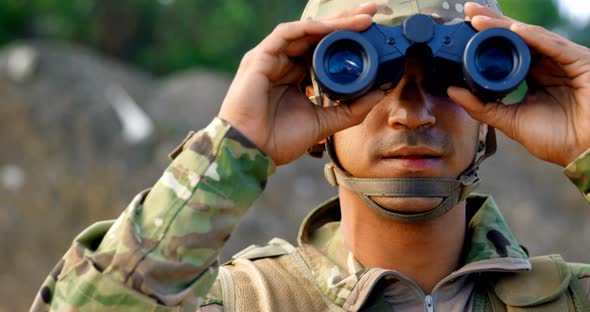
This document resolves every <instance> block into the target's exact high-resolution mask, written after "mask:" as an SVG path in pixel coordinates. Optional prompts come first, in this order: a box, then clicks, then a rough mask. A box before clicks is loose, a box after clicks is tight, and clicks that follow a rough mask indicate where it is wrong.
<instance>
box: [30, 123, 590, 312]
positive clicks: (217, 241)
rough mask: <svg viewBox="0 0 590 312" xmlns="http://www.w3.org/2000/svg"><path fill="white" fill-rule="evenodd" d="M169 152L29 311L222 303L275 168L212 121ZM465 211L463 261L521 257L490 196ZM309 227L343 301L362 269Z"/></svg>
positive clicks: (310, 241)
mask: <svg viewBox="0 0 590 312" xmlns="http://www.w3.org/2000/svg"><path fill="white" fill-rule="evenodd" d="M172 156H173V157H174V158H175V160H174V161H173V162H172V164H171V165H170V166H169V168H168V169H167V170H166V171H165V172H164V174H163V176H162V177H161V178H160V180H159V181H158V182H157V183H156V185H155V186H154V187H153V188H152V189H151V190H147V191H144V192H142V193H140V194H139V195H138V196H137V197H136V198H135V199H134V200H133V201H132V202H131V204H130V205H129V207H128V208H127V209H126V210H125V211H124V212H123V214H122V215H121V216H120V217H119V218H118V219H117V220H116V221H105V222H99V223H97V224H95V225H93V226H91V227H90V228H88V229H87V230H85V231H84V232H83V233H82V234H80V235H79V236H78V237H77V238H76V239H75V241H74V243H73V244H72V247H71V248H70V249H69V250H68V251H67V253H66V254H65V256H64V257H63V259H62V260H61V261H60V262H59V263H58V265H57V266H56V267H55V269H54V270H53V271H52V272H51V274H50V275H49V276H48V277H47V278H46V280H45V282H44V283H43V286H42V287H41V289H40V291H39V293H38V294H37V296H36V298H35V301H34V303H33V306H32V307H31V311H65V310H68V311H84V310H103V311H105V310H115V309H117V310H125V311H145V310H150V311H194V310H195V309H196V308H197V307H198V306H205V307H207V306H210V307H213V306H217V307H222V306H223V301H222V294H221V291H220V287H219V285H218V284H217V283H215V279H216V277H217V268H218V265H219V264H218V262H217V258H218V255H219V252H220V250H221V249H222V247H223V245H224V243H225V241H226V240H227V238H228V237H229V235H230V234H231V233H232V231H233V230H234V227H235V226H236V224H237V223H238V221H239V220H240V219H241V217H242V216H243V215H244V214H245V212H246V210H247V209H248V207H249V206H250V205H251V203H252V202H253V201H254V200H255V199H256V198H257V197H258V195H259V194H260V193H261V192H262V190H263V189H264V186H265V183H266V179H267V177H268V176H269V175H271V174H272V173H273V172H274V164H273V163H272V161H271V160H270V159H268V158H267V157H265V156H264V154H262V153H261V152H260V150H258V149H257V148H256V147H254V146H253V145H252V144H251V143H250V142H249V141H248V140H247V139H246V138H245V137H243V136H242V135H241V134H240V133H238V132H237V131H236V130H235V129H233V128H232V127H230V126H229V125H228V124H226V123H225V122H223V121H221V120H219V119H215V120H214V121H213V122H212V123H211V124H210V125H209V126H208V127H207V128H206V129H204V130H203V131H201V132H199V133H197V134H191V135H190V136H189V138H187V140H186V141H185V142H184V144H183V145H182V146H181V148H179V149H178V150H177V151H175V152H174V153H173V154H172ZM589 168H590V151H589V152H587V153H585V154H584V155H582V156H581V157H580V158H579V159H578V160H576V161H575V162H573V163H572V164H571V165H570V166H569V167H568V168H566V169H565V170H564V171H565V173H566V174H567V175H568V176H569V177H570V178H571V179H572V181H573V182H574V183H576V184H577V186H578V187H579V188H580V189H581V190H582V191H583V192H585V194H588V190H589V184H588V181H589V180H590V170H589ZM478 198H479V199H478ZM468 210H473V211H474V213H475V210H477V212H476V213H475V214H474V217H473V218H472V219H471V222H470V223H469V228H470V233H472V234H471V243H470V245H469V250H468V252H467V253H466V255H467V256H466V259H465V261H464V262H465V264H466V265H469V264H473V263H477V262H479V261H484V260H490V259H495V260H498V261H500V260H502V259H521V260H525V259H526V254H525V253H524V251H523V250H522V249H521V248H520V247H519V246H518V244H517V243H516V241H515V240H514V238H513V237H512V234H511V233H510V230H509V229H508V227H507V226H506V224H505V223H504V221H503V219H502V217H501V215H500V213H499V212H498V210H497V209H496V208H495V204H494V203H493V201H492V200H491V199H487V198H485V197H479V196H472V197H470V199H469V200H468ZM326 213H336V212H333V211H329V212H326ZM336 214H337V213H336ZM322 218H324V216H322ZM311 223H315V224H317V222H312V221H311V220H310V219H309V218H308V219H307V220H306V222H304V224H303V225H302V231H301V235H300V246H301V248H302V250H303V253H304V254H305V259H306V261H307V262H308V265H309V266H310V267H311V268H312V270H313V271H314V272H316V273H315V277H316V279H317V281H318V283H319V284H320V285H323V286H322V287H323V289H324V291H325V295H326V296H327V297H328V298H330V300H332V301H333V302H335V303H339V304H343V302H344V301H345V300H346V298H347V296H348V295H349V294H350V291H351V289H353V288H354V285H355V284H356V283H357V282H358V281H359V280H360V278H361V277H362V276H363V275H364V274H366V273H367V272H368V270H369V269H367V268H363V267H362V266H361V265H360V264H359V263H358V262H357V261H356V260H354V257H352V254H351V253H350V252H349V251H348V249H347V248H346V246H345V244H344V242H343V240H342V238H341V237H340V236H339V231H337V230H336V229H337V227H338V223H337V220H334V222H327V223H325V224H324V225H323V226H322V227H320V228H319V229H317V228H315V229H310V228H309V225H310V224H311ZM576 271H577V275H578V277H580V278H582V277H588V276H590V269H588V266H586V265H579V268H578V269H577V270H576ZM214 283H215V285H214Z"/></svg>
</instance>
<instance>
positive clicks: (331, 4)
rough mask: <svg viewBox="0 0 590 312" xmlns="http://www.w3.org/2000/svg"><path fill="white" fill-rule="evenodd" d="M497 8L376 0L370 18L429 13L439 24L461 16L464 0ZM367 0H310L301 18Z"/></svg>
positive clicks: (491, 2) (396, 19) (485, 0)
mask: <svg viewBox="0 0 590 312" xmlns="http://www.w3.org/2000/svg"><path fill="white" fill-rule="evenodd" d="M469 1H470V2H476V3H479V4H481V5H484V6H487V7H490V8H492V9H494V10H496V11H500V6H499V5H498V2H497V0H376V1H374V2H375V3H377V7H378V11H377V14H376V15H375V17H374V18H373V20H374V21H375V22H376V23H379V24H383V25H397V24H400V23H401V22H403V21H404V20H405V19H407V18H408V17H409V16H412V15H414V14H418V13H421V14H426V15H431V16H432V17H434V18H435V20H437V21H438V22H439V23H441V24H454V23H457V22H461V21H463V20H464V18H465V14H464V13H463V6H464V5H465V3H467V2H469ZM366 2H368V1H367V0H310V1H309V2H308V3H307V6H306V7H305V10H304V11H303V15H302V17H301V18H302V19H306V18H311V19H320V18H323V17H328V16H332V15H335V14H338V13H339V12H341V11H343V10H345V9H348V8H352V7H355V6H358V5H361V4H363V3H366Z"/></svg>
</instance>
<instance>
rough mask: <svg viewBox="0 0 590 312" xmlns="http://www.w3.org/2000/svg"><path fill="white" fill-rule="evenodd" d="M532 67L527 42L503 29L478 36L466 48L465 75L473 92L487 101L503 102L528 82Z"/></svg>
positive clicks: (492, 30)
mask: <svg viewBox="0 0 590 312" xmlns="http://www.w3.org/2000/svg"><path fill="white" fill-rule="evenodd" d="M530 65H531V55H530V50H529V48H528V46H527V44H526V43H525V42H524V40H523V39H522V38H521V37H520V36H518V35H517V34H515V33H514V32H512V31H510V30H507V29H503V28H491V29H487V30H484V31H482V32H479V33H477V34H476V35H475V36H473V37H472V38H471V40H470V41H469V42H468V43H467V46H466V47H465V53H464V55H463V73H464V75H465V78H466V80H467V84H468V85H469V87H471V89H472V90H473V91H474V92H475V93H478V95H480V96H483V98H484V100H495V99H500V98H503V97H504V96H506V95H507V94H509V93H510V92H512V91H514V90H515V89H516V88H518V86H519V85H520V84H521V83H522V81H523V80H524V79H525V78H526V76H527V74H528V71H529V68H530Z"/></svg>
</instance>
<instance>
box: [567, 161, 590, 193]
mask: <svg viewBox="0 0 590 312" xmlns="http://www.w3.org/2000/svg"><path fill="white" fill-rule="evenodd" d="M563 173H564V174H565V175H566V176H567V177H568V178H569V179H570V180H571V181H572V182H573V183H574V184H575V185H576V186H577V187H578V189H579V190H580V192H582V194H583V195H584V197H585V198H586V200H587V201H590V150H587V151H586V152H585V153H584V154H583V155H582V156H580V157H579V158H578V159H576V160H575V161H574V162H572V163H571V164H570V165H569V166H567V167H566V168H565V169H563Z"/></svg>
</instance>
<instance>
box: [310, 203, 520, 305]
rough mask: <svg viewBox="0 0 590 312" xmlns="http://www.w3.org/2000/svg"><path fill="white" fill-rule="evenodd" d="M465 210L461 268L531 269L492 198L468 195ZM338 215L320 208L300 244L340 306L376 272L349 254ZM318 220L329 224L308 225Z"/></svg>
mask: <svg viewBox="0 0 590 312" xmlns="http://www.w3.org/2000/svg"><path fill="white" fill-rule="evenodd" d="M331 204H333V203H331ZM467 210H468V211H470V212H471V213H472V214H473V217H472V219H471V221H470V222H469V225H468V232H469V233H472V234H471V238H470V240H468V242H469V244H468V245H467V246H465V248H466V249H467V250H466V253H465V254H466V255H467V257H466V258H465V259H464V260H463V263H462V266H463V267H467V266H472V265H477V263H478V262H485V263H487V264H491V265H493V266H494V267H495V268H496V269H497V268H498V266H501V265H502V263H510V265H508V266H507V270H509V268H508V267H512V266H513V265H514V264H519V268H520V270H522V268H523V267H527V266H530V264H529V263H528V260H527V259H528V256H527V254H526V252H525V251H524V250H523V249H522V248H521V247H520V245H519V244H518V242H517V241H516V239H515V238H514V236H513V234H512V232H511V231H510V229H509V228H508V226H507V224H506V222H505V221H504V218H503V217H502V214H501V213H500V211H499V210H498V208H497V207H496V204H495V202H494V201H493V199H492V198H491V197H489V196H485V195H477V194H474V195H471V196H470V197H469V198H468V200H467ZM468 214H469V213H468ZM339 215H340V213H339V211H338V207H336V209H322V207H320V208H319V209H318V210H316V212H315V213H312V214H311V215H310V216H309V217H308V218H307V219H306V221H305V223H304V224H303V225H302V226H301V230H300V237H299V245H300V248H301V253H302V255H303V258H304V259H305V260H306V262H307V264H308V266H309V267H310V268H311V270H312V272H313V275H314V277H315V279H316V282H317V283H318V285H319V286H320V288H321V290H322V292H323V293H324V295H325V296H326V297H327V298H328V299H329V300H330V301H332V302H333V303H335V304H336V305H339V306H342V305H343V304H344V303H345V302H347V301H348V300H349V296H350V295H351V293H352V292H353V290H354V289H355V287H357V284H358V283H359V281H361V280H362V279H366V277H365V275H367V274H374V272H372V271H373V270H375V269H374V268H364V267H363V266H362V265H361V264H360V263H359V262H358V261H357V260H356V259H355V257H354V256H353V255H352V253H351V252H350V250H349V249H348V247H347V246H346V244H345V242H344V240H343V237H342V235H341V232H340V231H339V226H340V223H339V222H338V221H336V220H337V218H338V216H339ZM318 220H330V221H329V222H326V223H325V224H323V225H322V226H321V227H320V228H318V229H313V228H312V227H311V226H312V225H313V224H316V225H317V223H318ZM357 292H358V291H357Z"/></svg>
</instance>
